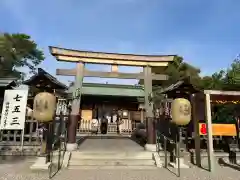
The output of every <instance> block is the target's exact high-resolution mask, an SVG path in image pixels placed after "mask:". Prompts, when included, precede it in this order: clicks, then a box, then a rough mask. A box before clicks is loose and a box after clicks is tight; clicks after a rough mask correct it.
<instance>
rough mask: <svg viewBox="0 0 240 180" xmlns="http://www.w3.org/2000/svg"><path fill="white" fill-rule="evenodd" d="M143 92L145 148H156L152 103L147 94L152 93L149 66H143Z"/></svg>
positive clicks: (153, 149) (151, 149) (152, 149)
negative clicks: (145, 132) (145, 131)
mask: <svg viewBox="0 0 240 180" xmlns="http://www.w3.org/2000/svg"><path fill="white" fill-rule="evenodd" d="M144 92H145V98H144V102H145V110H146V121H147V122H146V126H147V127H146V128H147V144H146V146H145V149H146V150H150V151H155V150H156V139H155V136H156V135H155V124H154V115H153V103H150V102H149V96H150V95H151V93H152V69H151V67H149V66H146V67H144Z"/></svg>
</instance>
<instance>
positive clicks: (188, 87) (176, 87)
mask: <svg viewBox="0 0 240 180" xmlns="http://www.w3.org/2000/svg"><path fill="white" fill-rule="evenodd" d="M197 92H200V90H199V89H198V88H196V87H194V85H192V84H191V82H190V78H189V77H188V78H184V79H182V80H180V81H178V82H176V83H175V84H171V85H170V86H168V87H166V88H163V89H161V90H160V91H159V92H158V93H161V94H170V93H171V94H172V93H179V94H181V93H186V94H193V93H197Z"/></svg>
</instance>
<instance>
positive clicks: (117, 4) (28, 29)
mask: <svg viewBox="0 0 240 180" xmlns="http://www.w3.org/2000/svg"><path fill="white" fill-rule="evenodd" d="M239 7H240V1H239V0H41V1H39V0H38V1H36V0H0V22H1V25H0V31H5V32H12V33H15V32H23V33H26V34H29V35H31V36H32V38H33V39H34V40H35V41H36V42H37V43H38V45H39V47H40V48H41V49H43V50H44V52H45V56H46V60H45V61H44V62H43V63H42V64H41V65H40V67H42V68H44V69H45V70H47V71H48V72H50V73H51V74H53V75H55V72H56V71H55V70H56V68H73V67H74V64H71V63H62V62H57V61H56V60H55V59H54V58H53V57H52V56H51V55H50V53H49V50H48V46H51V45H52V46H60V47H65V48H75V49H81V50H92V51H105V52H117V53H136V54H178V55H180V56H183V57H184V59H185V61H186V62H189V63H191V64H193V65H195V66H197V67H199V68H201V70H202V74H211V73H213V72H215V71H218V70H220V69H223V68H226V67H227V66H229V65H230V64H231V62H232V60H233V59H234V58H235V57H236V56H237V54H238V53H240V10H239ZM87 67H88V68H89V69H92V70H97V69H99V70H108V69H110V68H109V67H108V66H104V67H103V66H99V65H88V66H87ZM120 69H121V70H122V71H124V72H137V71H140V70H139V68H126V67H121V68H120ZM59 79H60V80H62V81H63V82H67V81H68V80H72V79H73V78H66V77H59ZM85 81H88V82H105V81H108V82H109V83H117V82H118V83H127V84H128V83H135V82H136V81H132V80H128V81H126V80H118V81H116V80H115V79H112V80H106V79H103V80H99V79H96V78H88V79H86V80H85Z"/></svg>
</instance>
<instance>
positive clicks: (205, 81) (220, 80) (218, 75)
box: [201, 70, 226, 90]
mask: <svg viewBox="0 0 240 180" xmlns="http://www.w3.org/2000/svg"><path fill="white" fill-rule="evenodd" d="M225 74H226V73H225V71H223V70H221V71H219V72H215V73H214V74H213V75H212V76H204V77H202V79H201V87H202V89H208V90H210V89H215V90H222V89H223V88H224V78H225Z"/></svg>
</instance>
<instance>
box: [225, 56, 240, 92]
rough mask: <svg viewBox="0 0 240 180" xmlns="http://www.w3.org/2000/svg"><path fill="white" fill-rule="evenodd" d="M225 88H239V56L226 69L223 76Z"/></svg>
mask: <svg viewBox="0 0 240 180" xmlns="http://www.w3.org/2000/svg"><path fill="white" fill-rule="evenodd" d="M223 81H224V89H225V90H240V57H239V56H238V57H237V58H236V59H235V60H234V61H233V63H232V64H231V66H230V68H228V69H227V71H226V75H225V78H224V80H223Z"/></svg>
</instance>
